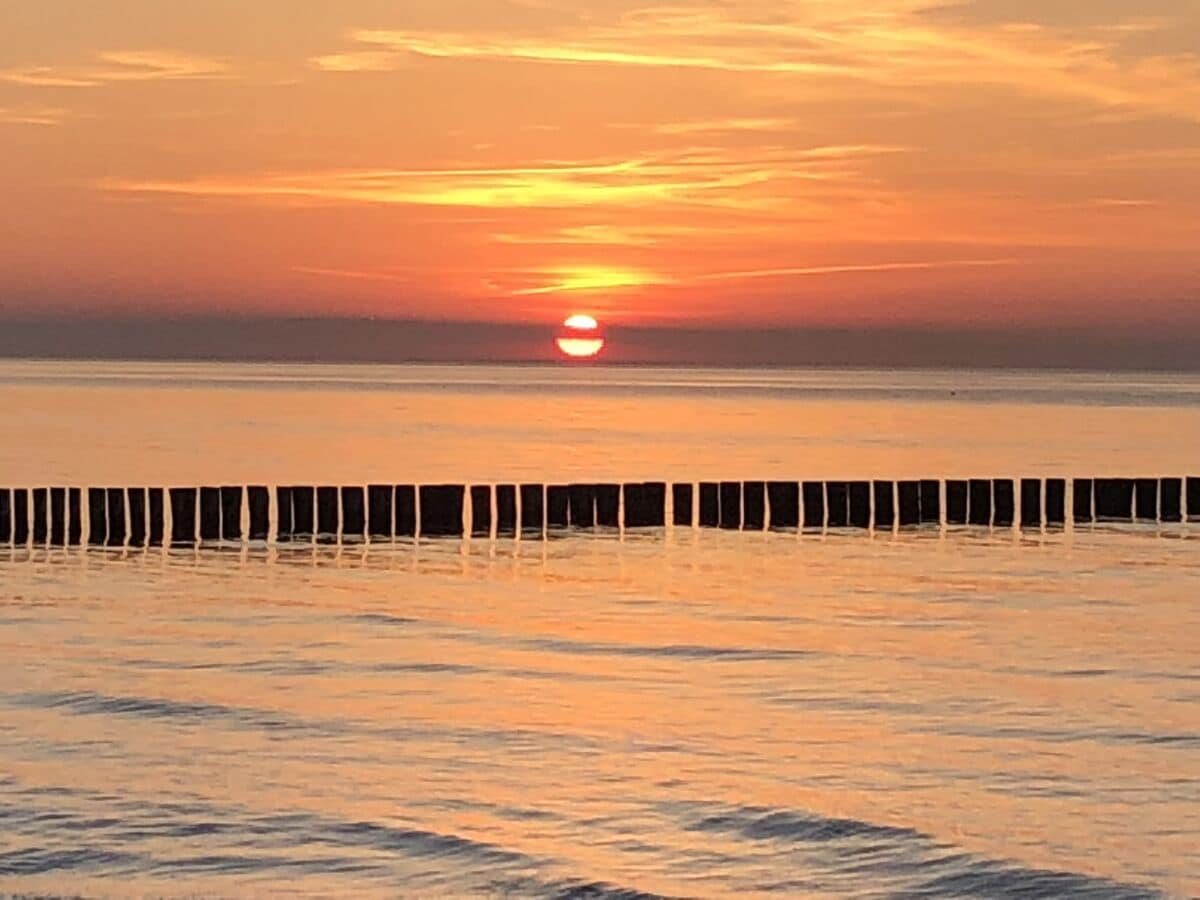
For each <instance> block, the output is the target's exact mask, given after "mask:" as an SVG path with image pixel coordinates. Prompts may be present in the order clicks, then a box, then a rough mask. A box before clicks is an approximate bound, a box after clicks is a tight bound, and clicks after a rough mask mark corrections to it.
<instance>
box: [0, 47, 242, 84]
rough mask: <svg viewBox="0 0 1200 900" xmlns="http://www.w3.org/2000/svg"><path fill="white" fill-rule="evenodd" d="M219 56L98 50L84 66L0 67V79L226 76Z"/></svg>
mask: <svg viewBox="0 0 1200 900" xmlns="http://www.w3.org/2000/svg"><path fill="white" fill-rule="evenodd" d="M230 75H231V73H230V70H229V67H228V65H227V64H226V63H224V62H223V61H221V60H218V59H212V58H209V57H203V56H193V55H190V54H186V53H176V52H173V51H169V50H124V51H113V52H108V53H101V54H99V56H97V62H96V63H94V64H91V65H84V66H25V67H22V68H14V69H4V70H0V80H3V81H8V82H12V83H13V84H20V85H25V86H27V87H47V88H55V87H57V88H93V87H100V86H102V85H105V84H111V83H119V82H137V81H184V80H195V79H209V78H228V77H230Z"/></svg>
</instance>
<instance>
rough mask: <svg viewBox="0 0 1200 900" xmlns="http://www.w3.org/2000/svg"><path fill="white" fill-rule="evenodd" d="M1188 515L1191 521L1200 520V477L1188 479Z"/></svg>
mask: <svg viewBox="0 0 1200 900" xmlns="http://www.w3.org/2000/svg"><path fill="white" fill-rule="evenodd" d="M1187 517H1188V521H1189V522H1200V478H1195V477H1191V478H1188V480H1187Z"/></svg>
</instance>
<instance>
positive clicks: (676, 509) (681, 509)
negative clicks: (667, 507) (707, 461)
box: [671, 484, 696, 528]
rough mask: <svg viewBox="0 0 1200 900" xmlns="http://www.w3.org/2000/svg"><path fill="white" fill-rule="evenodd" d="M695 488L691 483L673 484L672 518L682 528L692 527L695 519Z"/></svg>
mask: <svg viewBox="0 0 1200 900" xmlns="http://www.w3.org/2000/svg"><path fill="white" fill-rule="evenodd" d="M695 490H696V489H695V486H694V485H691V484H673V485H671V507H672V515H671V520H672V523H673V524H674V525H677V526H678V527H680V528H691V527H692V523H693V522H694V521H695V503H694V499H695Z"/></svg>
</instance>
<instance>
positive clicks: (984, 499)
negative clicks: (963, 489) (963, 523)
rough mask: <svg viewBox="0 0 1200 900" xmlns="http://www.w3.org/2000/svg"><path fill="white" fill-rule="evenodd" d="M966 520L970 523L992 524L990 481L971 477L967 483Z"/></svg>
mask: <svg viewBox="0 0 1200 900" xmlns="http://www.w3.org/2000/svg"><path fill="white" fill-rule="evenodd" d="M967 521H968V522H970V524H972V525H991V524H992V483H991V482H990V481H985V480H984V479H982V478H972V479H971V480H970V481H969V482H968V483H967Z"/></svg>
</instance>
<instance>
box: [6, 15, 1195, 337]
mask: <svg viewBox="0 0 1200 900" xmlns="http://www.w3.org/2000/svg"><path fill="white" fill-rule="evenodd" d="M0 34H3V35H5V37H4V39H3V41H0V203H2V204H3V206H4V209H5V210H6V213H5V215H4V216H2V217H0V319H4V318H7V319H10V320H15V319H21V318H30V317H38V316H48V317H58V318H61V319H64V320H72V319H74V320H86V319H90V318H94V317H97V316H140V317H177V316H189V315H203V316H209V317H212V316H217V317H221V316H233V315H238V316H259V317H262V316H267V317H290V316H304V317H343V318H356V317H382V318H394V319H434V320H462V321H478V322H500V323H513V324H523V325H528V324H536V323H540V322H556V321H559V320H561V319H562V318H563V317H565V316H566V315H567V314H569V313H572V312H577V311H582V312H589V313H592V314H594V315H597V316H598V317H600V318H601V319H602V320H604V321H606V322H607V323H609V324H612V325H616V326H626V327H633V328H638V327H650V326H667V327H678V328H693V327H704V326H719V327H745V328H759V329H761V328H767V329H770V328H780V329H798V328H799V329H803V328H812V329H849V330H854V329H863V330H871V329H897V328H899V329H918V330H919V329H922V328H924V329H943V330H951V331H954V332H955V333H970V332H971V331H972V330H977V331H979V332H981V333H982V332H986V331H992V330H995V329H1005V328H1009V329H1016V330H1018V331H1019V330H1035V331H1036V330H1038V329H1053V330H1057V331H1062V332H1068V333H1069V332H1070V331H1072V330H1078V331H1087V332H1089V333H1091V332H1096V333H1113V334H1125V333H1138V334H1164V335H1175V336H1176V337H1178V336H1179V335H1181V334H1184V333H1191V334H1193V335H1196V334H1200V304H1198V302H1197V301H1198V300H1200V4H1198V3H1196V2H1195V0H1136V2H1133V0H1088V2H1086V3H1085V2H1080V0H663V2H661V3H656V2H650V0H403V2H395V0H339V2H336V3H333V2H323V0H322V2H317V0H254V2H251V3H247V2H245V0H206V2H204V3H188V4H184V3H164V2H162V0H103V2H98V0H97V2H81V0H38V2H36V3H33V2H10V3H5V4H2V5H0Z"/></svg>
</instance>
